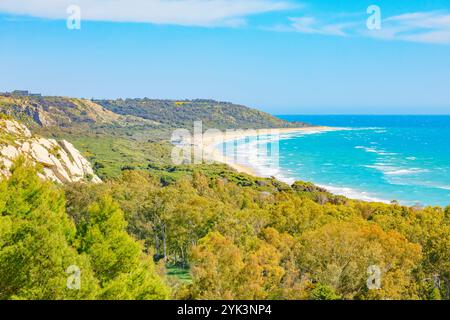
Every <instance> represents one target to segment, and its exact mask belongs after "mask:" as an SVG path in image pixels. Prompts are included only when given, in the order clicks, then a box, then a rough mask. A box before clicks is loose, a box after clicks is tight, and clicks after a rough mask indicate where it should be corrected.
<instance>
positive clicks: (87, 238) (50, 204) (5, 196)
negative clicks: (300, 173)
mask: <svg viewBox="0 0 450 320" xmlns="http://www.w3.org/2000/svg"><path fill="white" fill-rule="evenodd" d="M35 170H36V168H34V167H33V166H32V165H30V164H27V163H26V161H24V160H23V159H22V160H20V159H19V160H18V161H17V163H16V164H15V166H14V168H13V170H12V176H11V177H10V178H8V179H6V180H3V181H2V182H1V183H0V190H1V192H0V230H1V232H0V267H1V269H0V270H2V271H1V272H0V289H1V290H0V298H2V299H168V298H174V299H442V298H444V299H448V298H449V285H450V283H449V279H450V278H449V270H450V269H449V260H448V257H449V256H450V251H449V250H450V220H449V215H450V208H446V209H442V208H438V207H436V208H432V207H429V208H407V207H403V206H400V205H397V204H393V205H386V204H380V203H366V202H361V201H354V200H349V199H346V198H344V197H339V196H333V195H331V194H328V193H326V192H325V191H324V190H321V189H320V188H316V187H314V186H313V185H311V184H309V183H303V182H296V183H295V184H294V185H292V186H288V185H285V184H283V183H280V182H278V181H276V180H273V179H256V178H253V177H250V176H245V175H241V174H237V173H234V172H232V171H230V170H229V169H227V168H226V167H224V166H221V165H215V166H212V167H209V166H205V168H203V167H202V166H200V168H199V169H198V170H197V169H196V168H193V169H192V171H189V170H186V171H185V172H186V174H185V175H183V176H182V177H181V178H179V179H175V180H174V181H173V182H171V183H167V181H165V182H163V181H162V180H161V178H159V177H156V176H155V175H153V174H151V173H149V172H148V171H136V170H125V171H123V174H122V176H121V177H120V178H118V179H114V180H110V181H108V182H106V183H103V184H97V185H95V184H89V183H86V182H83V183H77V184H71V185H65V186H61V185H55V184H53V183H51V182H44V181H41V180H40V179H39V178H37V176H36V174H35V173H36V172H35ZM189 172H190V173H189ZM72 265H75V266H77V267H79V269H80V270H81V281H80V289H79V290H71V289H68V288H67V286H66V280H67V273H66V271H67V268H68V267H69V266H72ZM373 265H376V266H377V267H378V268H379V269H380V281H381V286H380V287H379V288H377V289H374V290H370V289H369V287H368V286H367V281H368V277H369V276H370V275H369V274H368V273H367V270H368V268H369V267H370V266H373Z"/></svg>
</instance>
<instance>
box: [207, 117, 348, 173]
mask: <svg viewBox="0 0 450 320" xmlns="http://www.w3.org/2000/svg"><path fill="white" fill-rule="evenodd" d="M345 129H346V128H338V127H326V126H316V127H300V128H272V129H255V130H246V129H242V130H229V131H226V132H205V134H204V136H203V141H202V150H203V155H204V158H205V159H206V160H208V161H213V162H220V163H224V164H227V165H228V166H230V167H231V168H233V169H235V170H236V171H238V172H240V173H245V174H248V175H251V176H254V177H263V176H262V175H260V174H258V173H257V172H256V170H255V168H253V167H252V166H250V165H245V164H242V163H236V162H235V161H234V160H232V159H230V158H229V157H227V156H225V155H223V154H222V153H221V152H220V151H219V150H218V148H217V146H218V145H220V144H222V143H225V142H227V141H233V140H240V139H245V138H247V137H258V136H267V135H280V134H294V133H297V132H298V133H301V132H303V133H305V134H314V133H320V132H328V131H340V130H345Z"/></svg>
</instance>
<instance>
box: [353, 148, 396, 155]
mask: <svg viewBox="0 0 450 320" xmlns="http://www.w3.org/2000/svg"><path fill="white" fill-rule="evenodd" d="M355 149H362V150H364V151H365V152H369V153H375V154H378V155H380V156H395V155H397V153H394V152H387V151H386V150H382V149H381V150H380V149H377V148H375V147H365V146H356V147H355Z"/></svg>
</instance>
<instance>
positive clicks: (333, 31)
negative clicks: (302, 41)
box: [289, 17, 349, 36]
mask: <svg viewBox="0 0 450 320" xmlns="http://www.w3.org/2000/svg"><path fill="white" fill-rule="evenodd" d="M289 20H290V21H291V25H290V27H291V28H292V30H294V31H296V32H301V33H309V34H323V35H333V36H345V35H346V33H345V31H344V29H345V28H347V27H348V26H349V25H348V24H346V23H342V24H339V23H336V24H332V23H331V24H323V23H321V22H320V21H318V20H317V19H316V18H314V17H301V18H289Z"/></svg>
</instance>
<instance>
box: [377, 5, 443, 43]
mask: <svg viewBox="0 0 450 320" xmlns="http://www.w3.org/2000/svg"><path fill="white" fill-rule="evenodd" d="M383 28H384V29H385V30H384V32H383V33H381V34H380V36H381V37H387V38H388V39H393V40H404V41H413V42H424V43H435V44H450V14H449V13H445V12H440V11H432V12H415V13H407V14H402V15H398V16H393V17H389V18H387V19H385V20H384V21H383ZM375 36H376V35H375Z"/></svg>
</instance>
